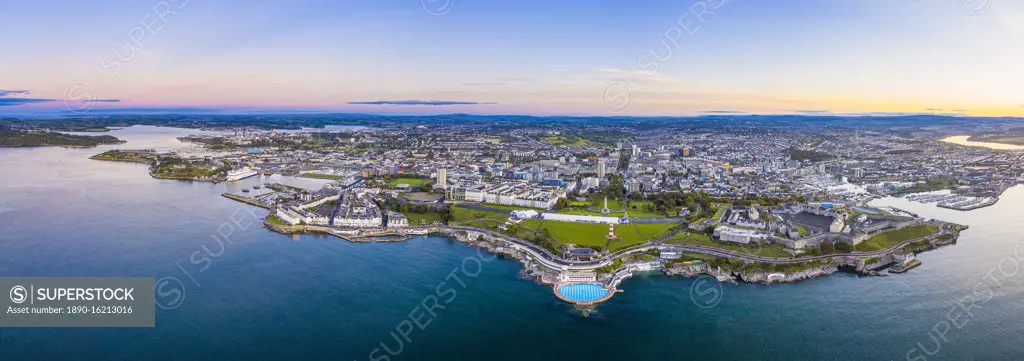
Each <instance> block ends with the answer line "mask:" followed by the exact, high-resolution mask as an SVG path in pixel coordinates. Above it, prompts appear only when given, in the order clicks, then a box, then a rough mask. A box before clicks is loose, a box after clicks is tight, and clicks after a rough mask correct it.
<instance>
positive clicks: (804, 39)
mask: <svg viewBox="0 0 1024 361" xmlns="http://www.w3.org/2000/svg"><path fill="white" fill-rule="evenodd" d="M0 34H4V35H3V36H2V39H3V40H0V47H2V49H3V55H2V56H0V116H3V115H12V114H13V115H17V114H32V113H47V112H75V113H82V114H88V113H89V112H96V111H102V110H105V109H122V110H133V109H139V110H145V109H149V110H160V109H165V110H174V109H200V110H210V111H219V112H268V111H275V112H321V111H322V112H353V113H381V114H448V113H472V114H531V115H598V116H600V115H608V116H612V115H615V116H623V115H636V116H647V115H659V116H685V115H700V114H733V113H735V114H744V113H756V114H899V113H938V114H953V115H976V116H1024V2H1021V1H1013V0H790V1H785V2H779V1H761V0H728V1H727V0H698V1H694V0H671V1H669V0H643V1H626V0H543V1H542V0H516V1H510V0H289V1H271V0H246V1H240V0H157V1H153V0H104V1H80V0H75V1H71V0H4V3H3V5H0Z"/></svg>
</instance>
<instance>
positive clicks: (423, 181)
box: [388, 178, 433, 187]
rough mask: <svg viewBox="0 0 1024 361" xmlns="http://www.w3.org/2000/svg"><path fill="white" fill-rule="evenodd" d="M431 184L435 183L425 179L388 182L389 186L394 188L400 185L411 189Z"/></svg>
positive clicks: (398, 179) (400, 179)
mask: <svg viewBox="0 0 1024 361" xmlns="http://www.w3.org/2000/svg"><path fill="white" fill-rule="evenodd" d="M430 183H433V181H432V180H430V179H424V178H397V179H392V180H389V181H388V185H389V186H392V187H394V186H397V185H399V184H408V185H409V186H410V187H415V186H425V185H427V184H430Z"/></svg>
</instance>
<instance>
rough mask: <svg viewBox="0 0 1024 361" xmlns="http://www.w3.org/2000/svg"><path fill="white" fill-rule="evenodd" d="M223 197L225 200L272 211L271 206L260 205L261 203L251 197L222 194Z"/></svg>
mask: <svg viewBox="0 0 1024 361" xmlns="http://www.w3.org/2000/svg"><path fill="white" fill-rule="evenodd" d="M221 196H223V197H224V198H228V199H233V200H236V201H239V202H242V203H245V204H248V205H250V206H255V207H260V208H263V209H270V206H269V205H266V204H263V203H260V202H259V201H257V200H255V199H252V198H249V197H243V196H240V195H237V194H231V193H221Z"/></svg>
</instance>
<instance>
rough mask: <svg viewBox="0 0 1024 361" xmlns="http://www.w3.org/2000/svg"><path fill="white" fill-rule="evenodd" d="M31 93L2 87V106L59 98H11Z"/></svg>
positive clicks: (46, 101)
mask: <svg viewBox="0 0 1024 361" xmlns="http://www.w3.org/2000/svg"><path fill="white" fill-rule="evenodd" d="M31 93H32V92H31V91H28V90H3V89H0V107H13V106H18V105H25V104H36V103H49V102H55V101H57V99H47V98H11V97H9V96H11V95H28V94H31ZM88 101H89V102H95V103H117V102H120V100H116V99H93V100H88Z"/></svg>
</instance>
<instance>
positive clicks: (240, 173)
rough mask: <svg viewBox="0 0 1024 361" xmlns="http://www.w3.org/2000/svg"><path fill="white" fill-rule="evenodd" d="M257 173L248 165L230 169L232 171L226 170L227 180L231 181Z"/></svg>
mask: <svg viewBox="0 0 1024 361" xmlns="http://www.w3.org/2000/svg"><path fill="white" fill-rule="evenodd" d="M258 174H259V173H256V171H254V170H252V169H250V168H249V167H245V168H242V169H235V170H232V171H230V172H228V182H233V181H237V180H242V179H246V178H249V177H253V176H256V175H258Z"/></svg>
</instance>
